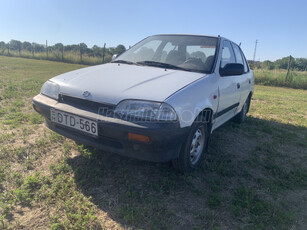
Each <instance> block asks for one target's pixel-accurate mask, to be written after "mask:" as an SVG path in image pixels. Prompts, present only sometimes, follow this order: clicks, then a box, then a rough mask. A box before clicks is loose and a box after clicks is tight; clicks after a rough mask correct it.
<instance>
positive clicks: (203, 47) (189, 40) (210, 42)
mask: <svg viewBox="0 0 307 230" xmlns="http://www.w3.org/2000/svg"><path fill="white" fill-rule="evenodd" d="M216 46H217V38H214V37H205V36H193V35H156V36H151V37H148V38H146V39H144V40H143V41H141V42H139V43H137V44H136V45H135V46H133V47H132V48H131V49H129V50H127V51H126V52H125V53H123V54H122V55H120V56H119V57H118V58H117V59H116V60H115V62H120V61H121V62H122V63H124V62H126V63H127V64H129V63H130V64H131V63H136V64H141V65H149V66H156V67H161V68H173V69H180V70H187V71H195V72H203V73H211V72H212V67H213V64H214V60H215V52H216Z"/></svg>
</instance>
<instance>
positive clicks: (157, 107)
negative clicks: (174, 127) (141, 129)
mask: <svg viewBox="0 0 307 230" xmlns="http://www.w3.org/2000/svg"><path fill="white" fill-rule="evenodd" d="M114 112H115V113H116V114H118V115H120V116H124V117H137V118H141V119H145V120H160V121H174V120H177V114H176V112H175V110H174V109H173V108H172V107H171V106H170V105H168V104H166V103H160V102H151V101H140V100H125V101H122V102H120V103H119V104H118V105H117V106H116V108H115V111H114Z"/></svg>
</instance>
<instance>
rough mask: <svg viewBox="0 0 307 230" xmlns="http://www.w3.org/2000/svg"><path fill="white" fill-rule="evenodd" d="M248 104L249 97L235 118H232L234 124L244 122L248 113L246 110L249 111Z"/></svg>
mask: <svg viewBox="0 0 307 230" xmlns="http://www.w3.org/2000/svg"><path fill="white" fill-rule="evenodd" d="M249 103H250V97H248V98H247V99H246V101H245V103H244V105H243V107H242V109H241V112H240V113H238V114H237V115H236V116H235V117H234V121H235V122H236V123H239V124H241V123H243V122H244V121H245V120H246V114H247V112H248V109H249Z"/></svg>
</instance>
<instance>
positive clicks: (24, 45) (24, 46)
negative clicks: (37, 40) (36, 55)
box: [22, 42, 32, 52]
mask: <svg viewBox="0 0 307 230" xmlns="http://www.w3.org/2000/svg"><path fill="white" fill-rule="evenodd" d="M22 49H23V50H27V51H29V52H31V50H32V45H31V43H30V42H23V43H22Z"/></svg>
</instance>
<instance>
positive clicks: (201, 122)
mask: <svg viewBox="0 0 307 230" xmlns="http://www.w3.org/2000/svg"><path fill="white" fill-rule="evenodd" d="M253 88H254V74H253V71H252V70H251V69H250V68H249V66H248V63H247V61H246V58H245V56H244V54H243V52H242V50H241V49H240V47H239V46H238V45H237V44H235V43H234V42H231V41H230V40H228V39H226V38H223V37H220V36H218V37H213V36H200V35H174V34H168V35H155V36H150V37H147V38H145V39H144V40H142V41H141V42H139V43H137V44H136V45H134V46H133V47H132V48H130V49H129V50H127V51H126V52H124V53H123V54H121V55H120V56H118V57H116V58H115V59H114V60H113V61H112V62H111V63H108V64H103V65H97V66H93V67H87V68H83V69H80V70H75V71H72V72H68V73H64V74H61V75H59V76H56V77H54V78H52V79H50V80H48V81H47V82H46V83H45V84H44V85H43V87H42V89H41V93H40V94H39V95H37V96H35V97H34V98H33V107H34V109H35V110H36V111H37V112H39V113H41V114H42V115H43V116H44V117H45V118H46V125H47V127H48V128H50V129H51V130H54V131H55V132H57V133H59V134H62V135H64V136H66V137H68V138H71V139H73V140H75V141H77V142H79V143H83V144H86V145H91V146H94V147H97V148H99V149H102V150H104V151H109V152H113V153H118V154H121V155H125V156H129V157H134V158H137V159H143V160H149V161H155V162H167V161H172V163H173V165H174V167H175V168H176V169H178V170H179V171H181V172H189V171H192V170H194V169H195V168H196V167H197V166H198V165H199V163H200V162H201V159H202V158H203V157H204V155H205V153H206V151H207V147H208V141H209V136H210V134H211V133H212V132H213V131H214V130H215V129H216V128H218V127H219V126H221V125H222V124H223V123H225V122H226V121H228V120H230V119H231V118H235V120H236V121H238V122H243V121H244V120H245V117H246V114H247V112H248V110H249V105H250V100H251V97H252V94H253Z"/></svg>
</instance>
